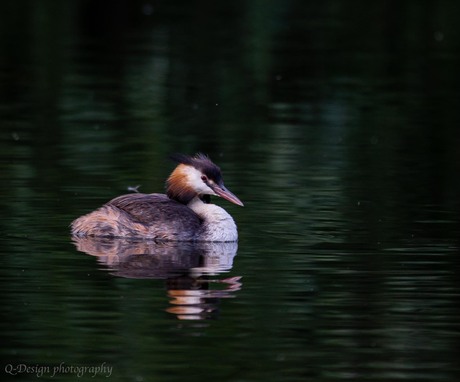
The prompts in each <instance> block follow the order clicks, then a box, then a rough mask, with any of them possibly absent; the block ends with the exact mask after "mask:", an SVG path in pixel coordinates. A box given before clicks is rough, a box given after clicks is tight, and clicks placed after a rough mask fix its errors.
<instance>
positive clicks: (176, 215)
mask: <svg viewBox="0 0 460 382" xmlns="http://www.w3.org/2000/svg"><path fill="white" fill-rule="evenodd" d="M172 159H173V160H175V161H177V162H178V163H179V164H178V165H177V167H176V168H175V169H174V171H173V172H172V173H171V175H170V176H169V178H168V180H167V181H166V195H164V194H139V193H133V194H127V195H122V196H119V197H117V198H115V199H112V200H111V201H109V202H108V203H106V204H104V205H103V206H102V207H100V208H99V209H97V210H95V211H93V212H91V213H89V214H87V215H83V216H81V217H79V218H78V219H76V220H74V221H73V222H72V224H71V228H72V234H73V235H76V236H98V237H126V238H138V239H154V240H165V241H215V242H217V241H220V242H224V241H237V240H238V233H237V229H236V225H235V222H234V221H233V218H232V217H231V216H230V215H229V214H228V213H227V212H226V211H225V210H224V209H223V208H221V207H219V206H216V205H215V204H211V203H210V199H211V198H210V195H215V196H220V197H222V198H224V199H226V200H228V201H230V202H232V203H235V204H237V205H239V206H243V203H242V202H241V200H239V199H238V198H237V197H236V196H235V195H234V194H233V193H231V192H230V191H229V190H228V189H227V188H225V186H224V182H223V180H222V174H221V172H220V169H219V167H217V166H216V165H215V164H214V163H213V162H212V161H211V159H209V157H207V156H206V155H203V154H197V155H195V156H193V157H190V156H187V155H182V154H176V155H173V156H172Z"/></svg>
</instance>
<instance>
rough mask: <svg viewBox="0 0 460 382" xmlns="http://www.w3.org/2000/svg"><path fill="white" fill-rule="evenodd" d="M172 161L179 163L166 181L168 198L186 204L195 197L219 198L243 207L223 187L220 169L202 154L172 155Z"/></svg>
mask: <svg viewBox="0 0 460 382" xmlns="http://www.w3.org/2000/svg"><path fill="white" fill-rule="evenodd" d="M171 158H172V159H173V160H175V161H176V162H178V163H179V165H178V166H177V167H176V168H175V170H174V171H173V172H172V174H171V175H170V176H169V178H168V180H167V181H166V193H167V195H168V197H169V198H171V199H174V200H177V201H178V202H180V203H183V204H188V203H189V202H190V201H191V200H192V199H193V198H194V197H195V196H200V197H202V196H204V195H215V196H220V197H221V198H224V199H226V200H228V201H229V202H232V203H235V204H237V205H239V206H243V203H242V202H241V200H240V199H238V198H237V197H236V196H235V195H234V194H233V193H232V192H230V191H229V190H228V189H227V188H226V187H225V186H224V181H223V179H222V174H221V172H220V168H219V167H217V166H216V165H215V164H214V163H213V162H212V161H211V159H209V157H207V156H206V155H204V154H196V155H195V156H193V157H191V156H188V155H182V154H174V155H173V156H171Z"/></svg>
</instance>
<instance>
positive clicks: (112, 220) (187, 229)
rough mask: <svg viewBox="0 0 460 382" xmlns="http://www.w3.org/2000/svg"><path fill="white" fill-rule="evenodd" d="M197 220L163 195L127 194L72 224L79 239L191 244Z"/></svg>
mask: <svg viewBox="0 0 460 382" xmlns="http://www.w3.org/2000/svg"><path fill="white" fill-rule="evenodd" d="M201 224H202V221H201V219H200V217H199V216H198V215H197V214H196V213H195V212H193V211H192V210H191V209H190V208H188V207H187V206H185V205H183V204H181V203H179V202H177V201H175V200H171V199H169V198H168V197H167V196H166V195H163V194H137V193H136V194H127V195H122V196H119V197H117V198H115V199H112V200H111V201H109V202H108V203H106V204H104V205H103V206H102V207H101V208H99V209H97V210H96V211H93V212H91V213H89V214H87V215H84V216H81V217H80V218H78V219H76V220H74V221H73V222H72V234H74V235H78V236H100V237H132V238H143V239H155V240H174V241H189V240H194V239H195V238H196V235H197V233H198V231H199V229H200V227H201Z"/></svg>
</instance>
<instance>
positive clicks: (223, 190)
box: [212, 184, 244, 207]
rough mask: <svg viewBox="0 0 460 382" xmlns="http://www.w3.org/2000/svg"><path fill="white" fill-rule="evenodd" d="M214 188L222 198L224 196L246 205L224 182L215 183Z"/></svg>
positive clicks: (238, 203) (240, 204)
mask: <svg viewBox="0 0 460 382" xmlns="http://www.w3.org/2000/svg"><path fill="white" fill-rule="evenodd" d="M212 189H213V191H214V192H215V193H216V195H218V196H220V197H221V198H224V199H226V200H228V201H229V202H232V203H235V204H237V205H239V206H242V207H243V206H244V204H243V202H242V201H241V200H240V199H238V198H237V197H236V195H235V194H233V193H232V192H230V191H229V190H228V189H227V188H226V187H225V186H224V185H223V184H221V185H217V184H215V185H213V187H212Z"/></svg>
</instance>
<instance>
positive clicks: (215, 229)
mask: <svg viewBox="0 0 460 382" xmlns="http://www.w3.org/2000/svg"><path fill="white" fill-rule="evenodd" d="M187 206H188V207H189V208H190V209H192V210H193V211H194V212H195V213H196V214H197V215H198V216H199V217H200V218H201V219H203V230H202V232H200V235H199V237H197V240H199V241H237V240H238V231H237V229H236V224H235V221H234V220H233V218H232V217H231V216H230V214H229V213H228V212H227V211H225V210H224V209H223V208H221V207H219V206H217V205H215V204H206V203H203V201H202V200H201V199H200V198H198V197H195V198H193V199H192V200H191V201H190V203H189V204H187Z"/></svg>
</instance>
